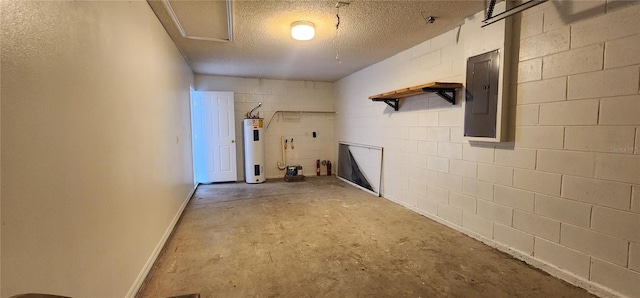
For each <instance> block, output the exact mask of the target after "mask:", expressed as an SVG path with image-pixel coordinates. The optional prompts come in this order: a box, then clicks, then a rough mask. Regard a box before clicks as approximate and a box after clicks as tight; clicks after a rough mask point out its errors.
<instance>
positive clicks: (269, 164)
mask: <svg viewBox="0 0 640 298" xmlns="http://www.w3.org/2000/svg"><path fill="white" fill-rule="evenodd" d="M195 82H196V83H195V87H196V90H197V91H232V92H234V96H235V111H236V113H235V116H236V139H237V140H238V142H236V144H237V148H236V149H237V150H236V153H237V162H238V181H244V153H243V152H244V149H243V148H244V147H243V146H244V143H243V137H242V136H243V132H242V119H244V116H245V114H247V112H249V111H250V110H251V109H253V108H254V107H256V106H257V105H258V103H260V102H262V106H261V107H260V108H259V109H257V110H256V111H255V112H254V114H255V113H256V112H260V117H263V118H264V119H265V123H264V125H265V127H266V126H267V124H268V123H269V121H270V119H272V116H273V115H274V113H275V112H276V111H333V110H334V109H333V83H327V82H312V81H287V80H268V79H251V78H234V77H220V76H205V75H196V76H195ZM282 116H283V114H282V113H277V114H276V115H275V116H274V117H273V120H271V124H270V125H269V128H268V129H267V130H266V133H265V135H266V140H265V159H266V171H267V172H266V176H267V178H282V177H283V176H284V174H285V171H283V170H279V169H278V167H277V164H276V163H277V162H278V161H282V150H281V148H282V147H281V145H280V144H281V137H285V138H287V139H289V140H291V139H292V138H293V144H294V146H295V148H294V149H291V146H290V145H289V146H288V149H287V150H286V159H287V164H288V165H295V164H300V165H302V166H303V168H304V175H305V176H315V169H316V160H318V159H321V160H331V161H332V163H334V164H335V150H337V145H335V144H336V142H335V138H334V136H333V131H334V127H333V122H334V117H335V115H334V114H311V113H301V114H297V113H287V114H286V115H285V119H283V117H282ZM314 131H315V132H316V136H317V137H316V138H313V132H314ZM321 174H322V175H326V167H323V166H322V167H321ZM333 174H335V170H333Z"/></svg>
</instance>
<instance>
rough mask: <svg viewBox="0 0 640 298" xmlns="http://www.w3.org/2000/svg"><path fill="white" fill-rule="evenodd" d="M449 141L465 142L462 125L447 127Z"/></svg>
mask: <svg viewBox="0 0 640 298" xmlns="http://www.w3.org/2000/svg"><path fill="white" fill-rule="evenodd" d="M449 141H450V142H452V143H466V142H467V141H466V140H465V139H464V133H463V132H462V127H451V129H449Z"/></svg>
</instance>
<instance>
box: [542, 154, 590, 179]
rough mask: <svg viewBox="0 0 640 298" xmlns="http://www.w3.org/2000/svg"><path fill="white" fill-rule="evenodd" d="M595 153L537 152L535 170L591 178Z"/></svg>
mask: <svg viewBox="0 0 640 298" xmlns="http://www.w3.org/2000/svg"><path fill="white" fill-rule="evenodd" d="M595 161H596V155H595V153H590V152H577V151H565V150H538V162H537V164H538V165H537V167H536V169H538V170H540V171H545V172H552V173H560V174H569V175H576V176H584V177H593V175H594V174H595V168H596V166H595Z"/></svg>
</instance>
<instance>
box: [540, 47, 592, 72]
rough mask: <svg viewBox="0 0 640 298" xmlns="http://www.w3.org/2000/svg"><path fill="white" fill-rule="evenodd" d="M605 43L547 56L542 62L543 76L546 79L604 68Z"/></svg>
mask: <svg viewBox="0 0 640 298" xmlns="http://www.w3.org/2000/svg"><path fill="white" fill-rule="evenodd" d="M603 57H604V44H603V43H600V44H594V45H590V46H587V47H583V48H578V49H573V50H570V51H566V52H562V53H558V54H554V55H550V56H546V57H544V58H543V62H542V65H543V67H542V77H543V78H545V79H548V78H555V77H559V76H566V75H572V74H578V73H584V72H589V71H596V70H601V69H603V67H604V66H603V65H604V61H603V60H604V58H603Z"/></svg>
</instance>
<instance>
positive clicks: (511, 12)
mask: <svg viewBox="0 0 640 298" xmlns="http://www.w3.org/2000/svg"><path fill="white" fill-rule="evenodd" d="M545 2H547V0H530V1H527V2H525V3H522V4H520V5H518V6H516V7H513V8H511V9H508V10H505V11H503V12H501V13H499V14H497V15H495V16H493V17H490V18H487V19H485V20H484V21H482V22H483V23H485V24H484V25H482V27H485V26H488V25H491V24H493V23H495V22H497V21H500V20H502V19H504V18H506V17H510V16H512V15H514V14H516V13H519V12H521V11H524V10H527V9H529V8H531V7H534V6H536V5H538V4H542V3H545Z"/></svg>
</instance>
